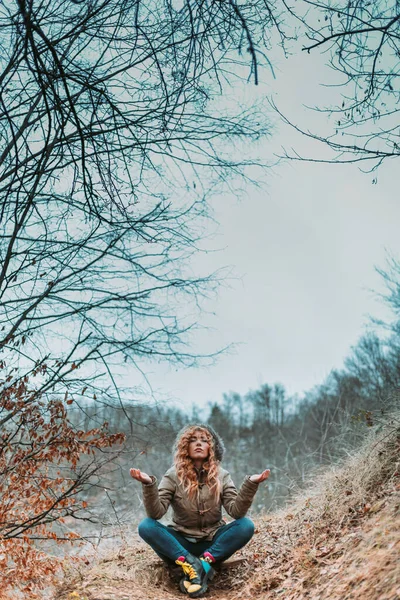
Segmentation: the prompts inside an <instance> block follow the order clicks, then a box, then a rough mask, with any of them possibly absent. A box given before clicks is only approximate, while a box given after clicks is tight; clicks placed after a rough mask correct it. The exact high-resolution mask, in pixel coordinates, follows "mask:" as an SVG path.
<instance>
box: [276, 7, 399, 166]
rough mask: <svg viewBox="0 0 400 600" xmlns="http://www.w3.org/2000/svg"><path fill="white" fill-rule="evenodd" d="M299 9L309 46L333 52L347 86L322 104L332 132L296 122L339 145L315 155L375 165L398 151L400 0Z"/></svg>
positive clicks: (339, 84) (339, 82) (338, 79)
mask: <svg viewBox="0 0 400 600" xmlns="http://www.w3.org/2000/svg"><path fill="white" fill-rule="evenodd" d="M293 10H294V11H296V12H297V14H296V15H295V17H296V18H295V22H296V23H299V22H301V23H302V26H303V27H304V29H302V34H303V37H302V49H303V51H305V52H307V53H311V54H312V53H315V52H323V53H324V54H325V56H327V57H328V62H329V64H330V66H331V67H332V69H333V70H334V71H335V72H336V74H335V78H334V80H335V88H339V90H340V91H341V94H339V95H338V96H337V97H338V98H339V101H338V103H337V104H336V105H335V104H332V105H331V106H327V107H318V108H317V109H318V110H322V111H323V112H326V113H327V114H329V115H331V117H332V118H333V121H332V122H333V127H332V130H331V133H330V134H328V135H326V134H318V132H313V131H311V132H310V131H309V128H308V130H307V129H306V128H305V127H301V126H299V125H298V124H294V126H295V127H296V129H298V130H299V131H301V132H302V133H305V134H306V135H308V136H309V137H312V138H314V139H316V140H319V141H321V142H323V143H324V144H327V145H328V147H329V148H330V149H331V150H332V151H333V157H332V158H327V159H323V160H321V158H319V159H318V158H316V157H314V158H313V159H312V160H317V161H318V160H319V161H321V162H322V161H328V162H357V163H364V164H365V167H366V168H367V169H368V170H370V171H371V170H375V169H376V168H377V167H379V166H380V165H381V164H382V162H383V161H386V159H389V158H396V157H398V156H399V155H400V146H399V131H398V116H399V106H398V96H399V75H400V61H399V56H400V7H399V3H398V2H390V1H388V0H377V1H374V2H369V1H363V0H361V1H356V2H353V1H349V0H338V1H336V2H319V1H316V2H314V1H312V0H305V2H302V3H297V5H295V6H294V9H293ZM333 96H334V97H335V94H333ZM286 120H287V119H286ZM291 124H292V123H291Z"/></svg>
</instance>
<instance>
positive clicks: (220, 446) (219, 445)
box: [174, 423, 225, 462]
mask: <svg viewBox="0 0 400 600" xmlns="http://www.w3.org/2000/svg"><path fill="white" fill-rule="evenodd" d="M190 427H199V429H205V430H206V431H208V432H209V433H210V434H211V437H212V438H213V442H214V452H215V458H216V459H217V461H218V462H221V460H222V458H223V456H224V452H225V445H224V442H223V441H222V438H221V437H220V435H218V433H217V432H216V431H215V429H213V427H211V425H205V424H204V423H189V424H188V425H185V427H182V429H181V430H180V431H179V432H178V434H177V436H176V438H175V443H174V453H175V452H176V449H177V447H178V442H179V439H180V437H181V435H183V434H184V433H185V431H187V430H188V429H189V428H190Z"/></svg>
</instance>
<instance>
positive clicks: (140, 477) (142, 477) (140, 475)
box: [129, 469, 153, 483]
mask: <svg viewBox="0 0 400 600" xmlns="http://www.w3.org/2000/svg"><path fill="white" fill-rule="evenodd" d="M129 473H130V475H131V477H133V479H137V481H140V483H152V481H153V480H152V478H151V477H150V475H147V473H144V472H143V471H141V470H140V469H129Z"/></svg>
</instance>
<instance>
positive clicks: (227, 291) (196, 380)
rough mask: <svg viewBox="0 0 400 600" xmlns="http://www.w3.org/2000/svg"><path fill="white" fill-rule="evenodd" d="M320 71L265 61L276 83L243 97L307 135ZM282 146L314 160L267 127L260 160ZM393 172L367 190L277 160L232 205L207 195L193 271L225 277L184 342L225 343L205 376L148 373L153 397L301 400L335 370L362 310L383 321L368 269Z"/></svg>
mask: <svg viewBox="0 0 400 600" xmlns="http://www.w3.org/2000/svg"><path fill="white" fill-rule="evenodd" d="M323 63H324V59H321V57H318V55H316V54H314V55H313V54H311V55H305V54H302V55H301V56H296V57H294V58H292V59H290V60H288V61H280V62H279V61H277V62H276V63H275V66H276V69H275V73H276V80H273V78H272V76H271V74H270V73H268V74H267V73H265V77H264V79H265V86H263V85H262V86H260V87H259V88H257V89H254V88H252V89H250V88H249V94H250V96H251V95H252V94H255V96H254V97H257V94H259V93H266V89H268V91H269V92H270V93H272V94H273V95H274V98H275V100H276V102H277V103H278V104H279V106H280V107H281V109H282V110H283V111H284V112H286V114H288V116H289V117H291V118H292V119H295V120H296V121H298V122H300V123H301V124H303V125H305V126H308V127H309V128H312V127H313V125H315V124H316V123H317V120H318V119H317V117H316V116H313V115H312V113H310V112H309V111H306V110H305V109H304V108H303V107H302V105H303V104H311V105H312V104H316V103H318V102H324V101H327V100H328V99H329V94H332V90H330V89H328V88H321V86H320V83H321V82H327V81H333V79H330V77H332V76H331V75H329V71H328V70H325V68H324V65H323ZM251 85H252V84H251V83H249V84H248V86H251ZM271 118H274V119H276V118H275V117H272V115H271ZM282 145H283V146H286V147H288V146H290V145H295V146H296V148H299V149H300V150H302V151H303V152H306V153H307V152H308V151H309V153H313V154H314V155H315V153H318V151H320V152H321V153H322V152H323V149H320V150H318V147H316V146H315V145H313V144H311V143H310V142H309V141H307V140H305V139H303V140H301V139H299V138H298V137H296V136H295V134H294V132H293V131H292V130H291V129H289V128H288V127H285V126H283V125H279V123H276V124H275V130H274V133H273V135H272V137H271V139H270V140H269V141H268V142H265V147H263V149H262V153H263V155H264V157H265V158H266V159H267V160H269V159H270V158H271V157H272V156H273V154H274V153H279V152H280V151H281V146H282ZM397 168H398V167H397ZM395 170H396V164H395V163H394V162H392V163H388V164H387V165H386V166H383V168H381V169H380V170H379V171H378V176H377V179H378V181H377V183H376V184H373V183H372V180H373V178H374V177H376V174H364V173H362V172H360V170H359V169H358V168H357V166H355V165H351V166H336V165H334V166H330V165H322V164H315V163H313V164H311V163H304V162H284V163H281V164H280V165H278V166H277V167H275V168H274V169H273V170H271V172H270V174H269V175H268V176H267V177H266V183H265V184H264V185H263V187H262V189H259V190H255V189H253V188H251V189H249V191H248V193H247V194H246V195H245V197H243V199H242V200H241V201H237V200H236V199H234V198H227V197H226V196H225V197H223V198H222V197H221V198H219V199H217V200H216V201H215V203H214V207H215V216H216V218H217V220H218V221H219V223H220V226H219V229H218V235H217V236H215V237H214V238H213V240H212V243H210V247H219V248H223V250H221V251H220V252H218V253H213V254H209V255H206V256H202V257H198V258H197V259H196V260H197V261H199V263H198V264H199V265H200V266H201V267H202V268H203V267H204V266H210V267H211V268H214V267H218V266H224V265H228V266H231V267H232V268H233V269H234V272H235V273H236V275H237V279H236V280H235V281H232V282H231V285H230V287H225V288H223V289H222V290H221V291H220V293H219V295H218V298H217V299H216V300H215V301H213V302H212V303H209V304H208V305H206V308H207V309H208V310H209V311H212V312H213V313H214V314H213V315H208V316H207V317H205V318H204V321H203V324H204V325H208V326H210V327H212V328H213V329H212V331H207V332H203V333H199V334H198V335H196V337H194V338H193V349H194V350H197V351H200V352H201V351H203V350H206V349H209V348H210V346H212V345H213V344H214V346H223V345H225V344H230V343H232V342H234V343H236V344H237V346H236V348H235V350H234V351H232V352H229V353H228V354H226V355H225V356H222V357H220V358H219V360H218V361H217V363H216V365H215V366H213V367H211V368H206V369H205V368H202V369H187V370H184V369H179V370H176V369H175V368H170V367H168V366H154V367H153V368H150V369H148V372H149V374H150V376H151V380H152V384H153V387H154V391H155V392H156V393H157V396H158V397H161V398H171V399H172V400H174V402H175V403H177V404H179V405H181V406H183V405H188V404H191V403H196V404H198V405H200V406H206V405H207V403H208V402H209V401H220V400H221V399H222V394H223V393H224V392H229V391H236V392H239V393H243V394H244V393H246V392H247V391H248V390H249V389H254V388H256V387H258V386H260V385H261V384H263V383H269V384H273V383H275V382H280V383H282V384H283V385H284V386H285V387H286V389H287V390H288V392H289V393H290V394H296V393H297V394H299V395H300V396H301V394H302V393H303V392H304V391H306V390H308V389H310V388H311V387H312V386H314V385H316V384H319V383H322V382H323V380H324V379H325V378H326V377H327V376H328V375H329V372H330V371H331V370H332V369H334V368H340V367H341V365H342V362H343V359H344V357H345V356H346V355H347V354H348V353H349V352H350V349H351V346H352V345H354V344H356V343H357V340H358V339H359V337H360V336H361V334H362V333H363V332H364V331H365V328H366V326H367V324H368V321H369V314H372V315H374V316H385V315H388V312H387V309H386V308H385V306H384V305H383V304H382V303H381V302H379V301H378V300H377V298H376V294H375V293H374V292H373V291H371V290H375V292H380V291H383V283H382V281H381V279H380V277H379V276H378V275H377V273H376V271H375V266H379V267H382V266H384V265H385V256H386V254H387V253H391V254H392V255H394V256H397V257H399V258H400V236H399V225H398V224H399V222H400V203H399V201H398V192H397V178H396V176H395Z"/></svg>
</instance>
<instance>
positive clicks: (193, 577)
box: [130, 424, 270, 598]
mask: <svg viewBox="0 0 400 600" xmlns="http://www.w3.org/2000/svg"><path fill="white" fill-rule="evenodd" d="M224 450H225V449H224V445H223V442H222V440H221V438H220V437H219V436H218V434H217V433H216V432H215V431H214V430H213V429H212V427H210V426H209V425H203V424H201V425H187V426H186V427H184V428H183V429H182V430H181V431H180V432H179V434H178V436H177V439H176V442H175V455H174V466H173V467H171V468H170V469H169V470H168V471H167V472H166V474H165V475H164V477H163V478H162V480H161V483H160V485H159V486H158V487H157V481H156V478H155V477H154V476H149V475H147V473H143V472H142V471H140V470H139V469H131V470H130V474H131V476H132V477H133V478H134V479H137V480H138V481H140V482H141V483H142V484H143V499H144V505H145V508H146V513H147V515H148V517H147V518H146V519H144V520H143V521H142V522H141V523H140V525H139V535H140V537H141V538H142V539H143V540H144V541H145V542H147V543H148V544H149V545H150V546H151V547H152V548H153V550H154V551H155V552H156V553H157V554H158V556H160V558H162V559H163V560H164V561H166V562H167V563H169V564H171V563H174V562H175V563H176V564H178V565H179V566H180V567H181V568H182V570H183V573H184V577H183V579H182V580H181V582H180V588H181V591H183V592H185V593H188V594H189V596H190V597H191V598H198V597H199V596H201V595H203V594H204V593H205V592H206V591H207V583H208V581H209V580H211V579H212V578H213V576H214V569H213V567H212V564H213V563H216V562H221V561H223V560H226V559H227V558H229V556H231V555H232V554H233V553H234V552H236V551H237V550H239V548H242V547H243V546H244V545H245V544H247V542H248V541H249V540H250V539H251V537H252V536H253V533H254V525H253V522H252V521H251V520H250V519H248V518H246V517H245V514H246V513H247V511H248V509H249V508H250V506H251V503H252V501H253V498H254V494H255V493H256V491H257V488H258V484H259V483H261V482H262V481H264V480H265V479H267V478H268V476H269V474H270V471H269V469H267V470H265V471H263V473H260V474H257V475H252V476H251V477H246V478H245V480H244V482H243V484H242V487H241V488H240V490H239V492H238V491H237V490H236V488H235V485H234V483H233V481H232V479H231V477H230V475H229V473H228V472H227V471H225V469H223V468H222V467H220V462H221V460H222V457H223V454H224ZM170 505H171V506H172V509H173V518H172V524H171V525H169V526H165V525H162V524H161V523H159V522H158V519H161V517H163V516H164V514H165V513H166V511H167V510H168V507H169V506H170ZM222 506H223V507H224V508H225V510H226V512H227V513H228V514H229V515H230V516H231V517H232V518H233V519H235V520H234V521H233V522H231V523H229V524H226V523H225V521H223V519H222V514H221V509H222Z"/></svg>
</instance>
